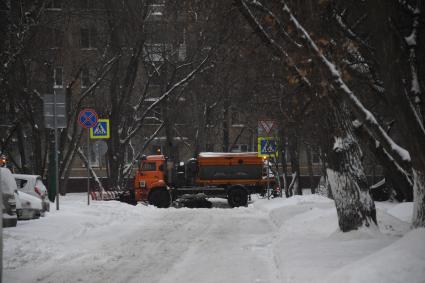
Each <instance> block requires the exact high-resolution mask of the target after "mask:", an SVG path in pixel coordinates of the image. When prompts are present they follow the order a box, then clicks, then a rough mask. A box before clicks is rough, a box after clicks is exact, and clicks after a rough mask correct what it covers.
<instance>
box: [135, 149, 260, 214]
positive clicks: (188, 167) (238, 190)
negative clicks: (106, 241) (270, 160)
mask: <svg viewBox="0 0 425 283" xmlns="http://www.w3.org/2000/svg"><path fill="white" fill-rule="evenodd" d="M263 165H264V163H263V159H262V158H261V157H258V156H257V153H256V152H244V153H216V152H214V153H200V154H199V156H198V158H197V159H191V160H189V161H188V162H187V163H184V162H179V163H178V164H172V163H171V162H168V161H167V159H166V158H165V157H164V156H163V155H150V156H144V157H143V158H142V160H141V162H140V166H139V169H138V170H137V173H136V175H135V178H134V198H135V201H136V202H137V201H147V202H149V203H150V204H153V205H155V206H158V207H168V206H169V205H170V204H171V201H172V199H175V198H177V197H179V196H182V195H184V194H199V193H202V194H205V195H207V196H215V197H222V198H227V200H228V202H229V205H230V206H231V207H235V206H246V205H247V203H248V197H249V195H250V194H252V193H263V192H264V190H265V187H266V183H267V181H266V180H265V179H264V177H263Z"/></svg>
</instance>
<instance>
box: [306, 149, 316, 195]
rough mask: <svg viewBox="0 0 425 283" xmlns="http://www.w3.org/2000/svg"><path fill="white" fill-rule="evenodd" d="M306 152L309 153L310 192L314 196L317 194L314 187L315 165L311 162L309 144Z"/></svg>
mask: <svg viewBox="0 0 425 283" xmlns="http://www.w3.org/2000/svg"><path fill="white" fill-rule="evenodd" d="M306 152H307V167H308V176H309V179H310V190H311V193H312V194H315V193H316V188H315V187H314V176H313V164H312V160H311V146H310V145H309V144H306Z"/></svg>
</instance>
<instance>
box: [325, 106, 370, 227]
mask: <svg viewBox="0 0 425 283" xmlns="http://www.w3.org/2000/svg"><path fill="white" fill-rule="evenodd" d="M332 109H333V111H332V114H331V115H330V117H329V118H330V121H329V122H330V129H331V133H332V135H329V137H328V145H327V154H326V156H327V161H328V167H327V170H326V173H327V177H328V180H329V182H330V186H331V190H332V195H333V197H334V200H335V206H336V209H337V213H338V223H339V227H340V229H341V230H342V231H343V232H348V231H351V230H356V229H358V228H360V227H362V226H367V227H369V226H370V225H372V224H373V223H375V224H376V225H377V222H376V210H375V204H374V202H373V200H372V198H371V196H370V195H369V187H368V185H367V179H366V175H365V174H364V171H363V165H362V163H361V150H360V147H359V144H358V142H357V140H356V138H355V136H354V135H353V129H352V123H351V119H350V117H349V111H348V107H347V106H346V105H345V103H341V104H340V107H335V105H334V106H333V107H332Z"/></svg>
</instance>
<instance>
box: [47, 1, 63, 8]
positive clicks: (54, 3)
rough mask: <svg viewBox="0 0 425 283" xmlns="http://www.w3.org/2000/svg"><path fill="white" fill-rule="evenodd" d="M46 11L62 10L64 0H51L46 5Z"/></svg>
mask: <svg viewBox="0 0 425 283" xmlns="http://www.w3.org/2000/svg"><path fill="white" fill-rule="evenodd" d="M46 9H48V10H61V9H62V0H50V1H48V2H47V3H46Z"/></svg>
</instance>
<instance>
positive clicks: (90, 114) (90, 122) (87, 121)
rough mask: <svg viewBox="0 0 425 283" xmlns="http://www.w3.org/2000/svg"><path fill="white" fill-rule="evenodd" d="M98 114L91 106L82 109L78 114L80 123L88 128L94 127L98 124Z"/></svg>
mask: <svg viewBox="0 0 425 283" xmlns="http://www.w3.org/2000/svg"><path fill="white" fill-rule="evenodd" d="M97 120H98V116H97V113H96V111H94V110H93V109H90V108H86V109H83V110H81V111H80V114H78V123H80V125H81V126H83V127H84V128H86V129H90V128H93V127H94V126H96V124H97Z"/></svg>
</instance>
